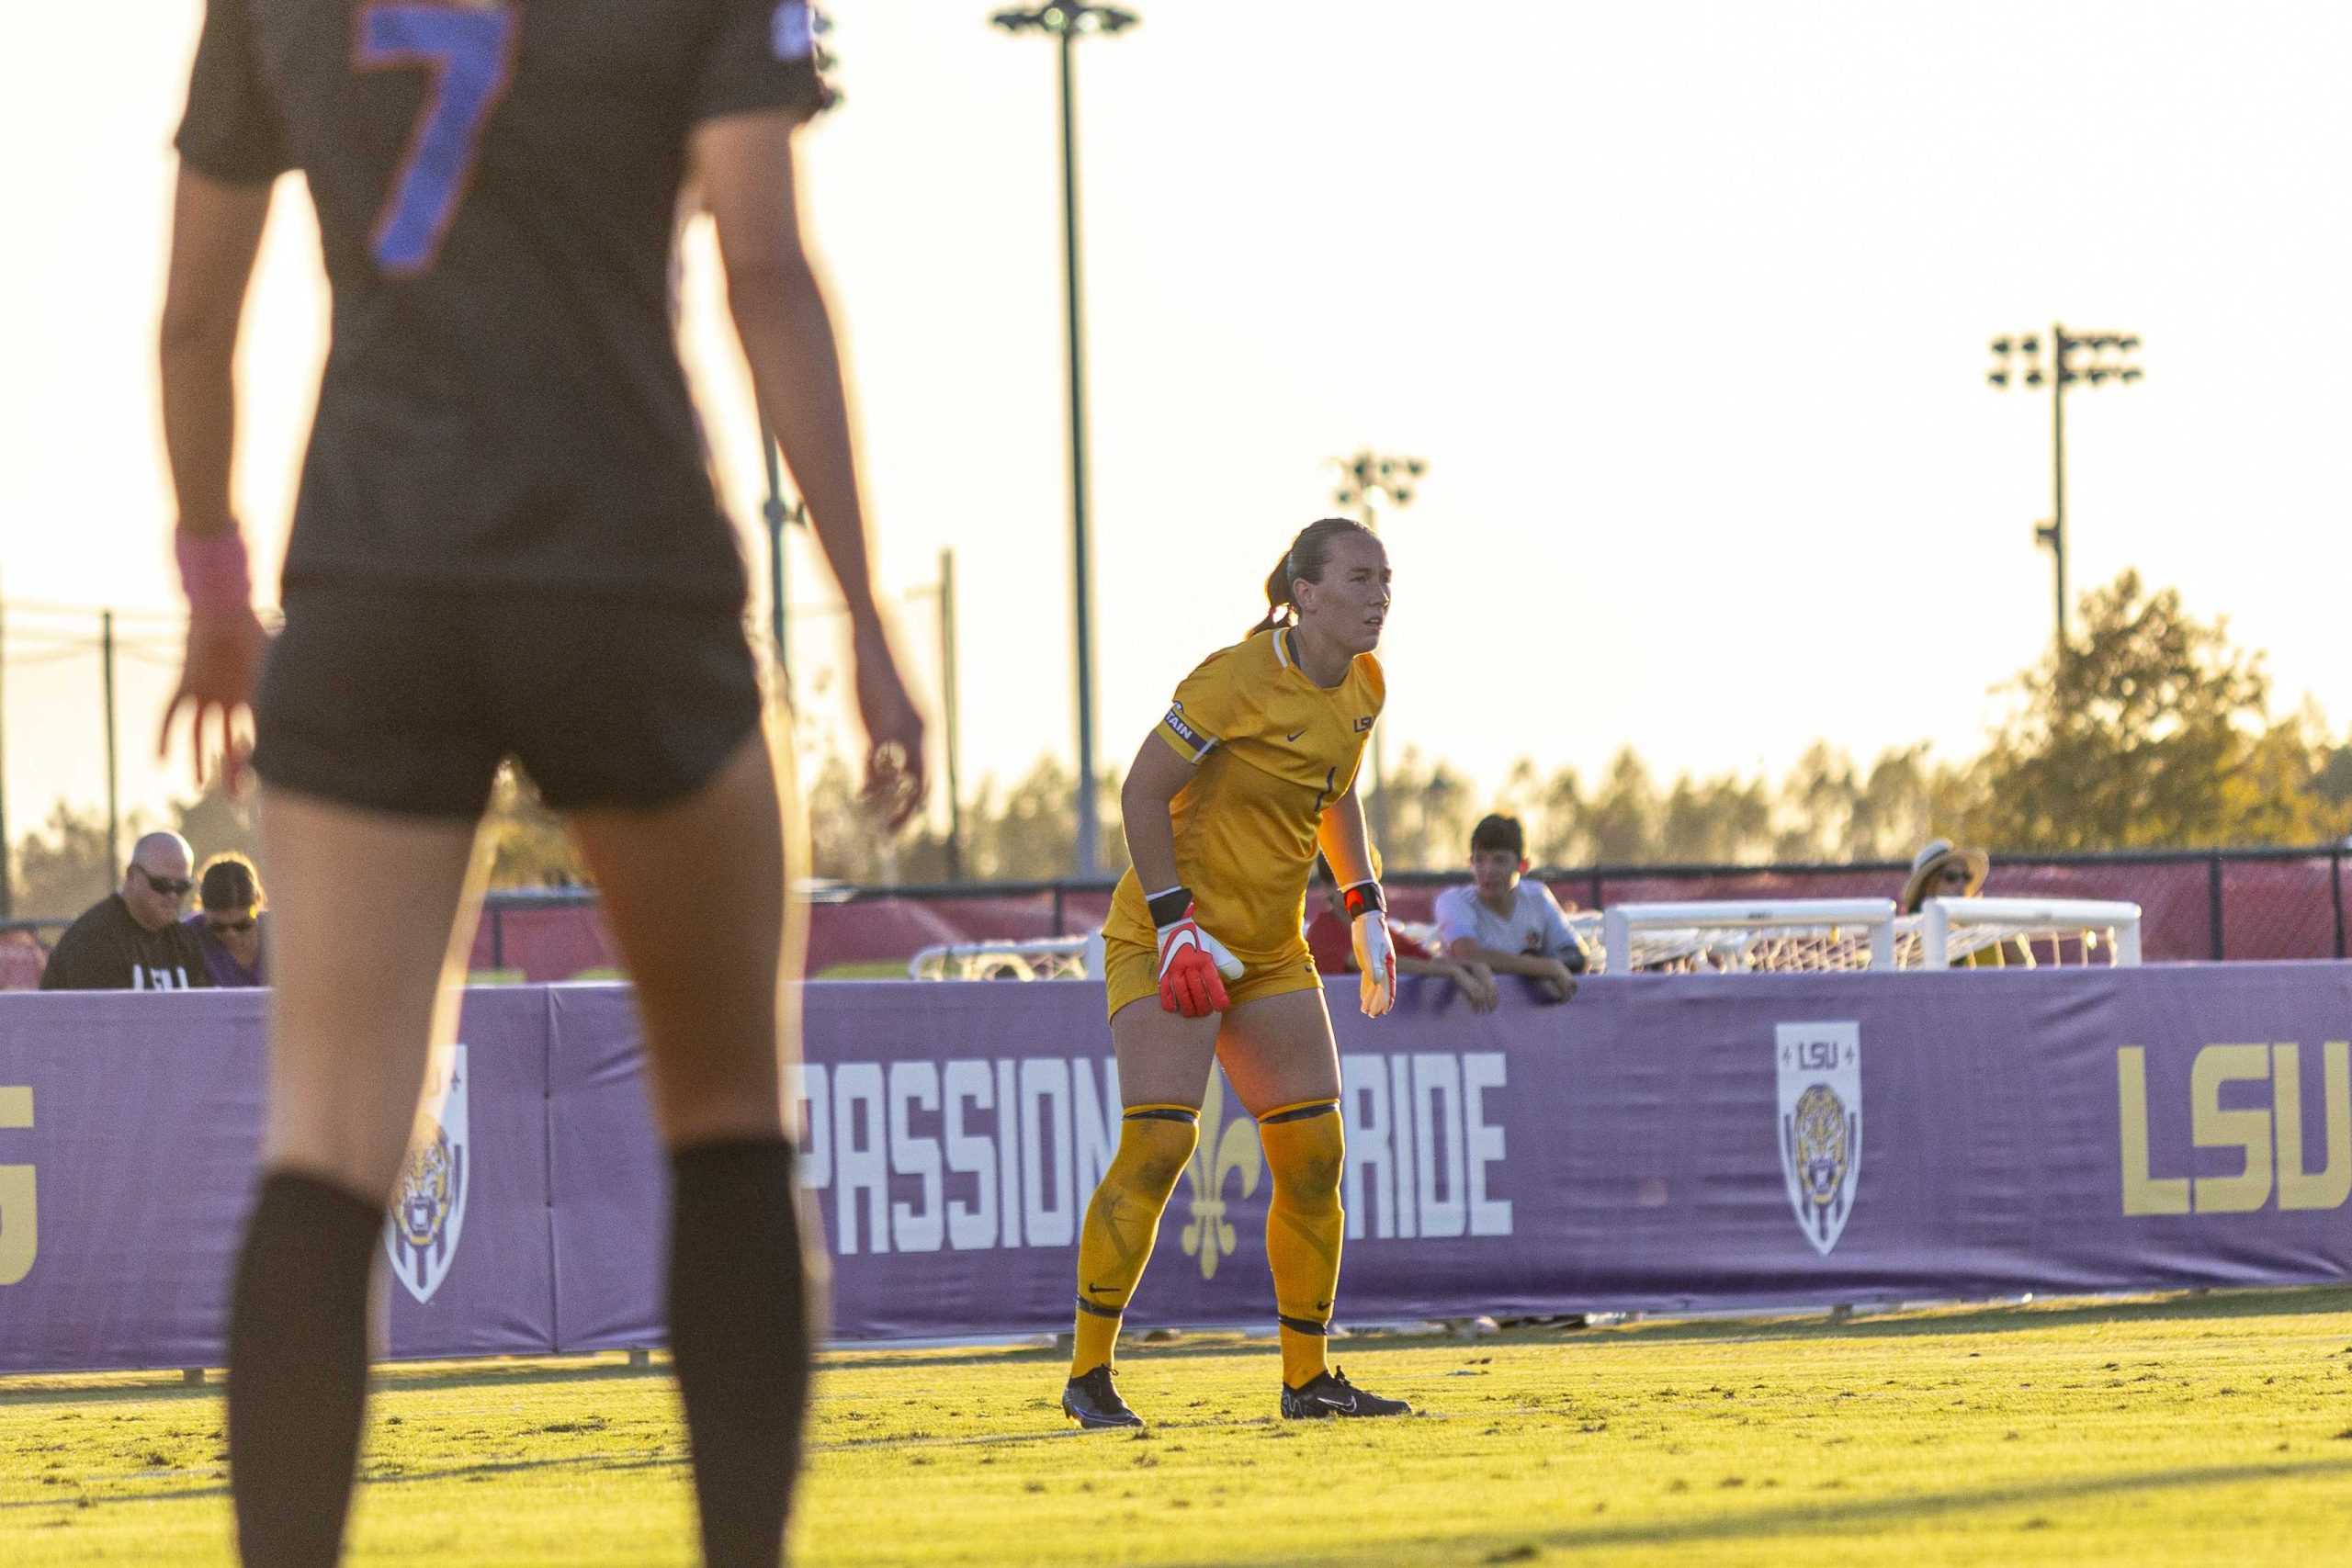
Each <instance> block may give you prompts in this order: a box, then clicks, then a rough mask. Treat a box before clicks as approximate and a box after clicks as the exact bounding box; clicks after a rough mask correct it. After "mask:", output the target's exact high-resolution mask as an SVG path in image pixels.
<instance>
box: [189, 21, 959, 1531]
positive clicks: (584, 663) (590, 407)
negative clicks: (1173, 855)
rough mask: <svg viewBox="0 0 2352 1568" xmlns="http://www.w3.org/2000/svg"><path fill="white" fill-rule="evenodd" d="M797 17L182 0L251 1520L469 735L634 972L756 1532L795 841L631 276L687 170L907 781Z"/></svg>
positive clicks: (382, 1139) (681, 1334)
mask: <svg viewBox="0 0 2352 1568" xmlns="http://www.w3.org/2000/svg"><path fill="white" fill-rule="evenodd" d="M812 28H813V23H812V21H811V18H810V17H809V11H808V8H807V7H806V6H803V5H800V4H798V3H797V0H784V3H782V4H779V3H778V0H637V3H634V4H631V5H628V6H558V5H522V4H514V3H501V0H477V3H474V4H469V5H433V6H414V5H377V4H360V5H354V6H322V5H319V4H317V3H316V0H211V3H210V4H209V6H208V7H207V9H206V14H205V21H204V28H203V32H202V34H201V36H200V40H199V42H198V48H197V55H196V62H195V68H194V72H193V74H192V78H191V81H190V85H189V93H188V103H187V116H186V118H185V119H184V120H183V122H182V124H181V127H180V130H179V135H178V140H177V145H178V148H179V151H180V154H181V166H180V175H179V183H178V189H177V193H176V197H175V209H174V214H173V236H172V254H171V262H170V267H169V273H168V282H167V285H166V296H165V300H164V321H163V342H162V349H163V392H164V399H163V401H164V438H165V444H166V446H167V447H168V448H169V453H170V458H171V468H172V476H173V483H174V489H175V494H176V498H177V501H178V506H179V523H178V528H177V531H176V536H175V538H176V552H177V556H178V559H179V564H180V569H181V578H182V582H183V584H184V586H185V587H186V589H187V596H188V603H189V611H190V617H189V626H188V641H187V666H186V670H185V673H184V674H183V675H182V677H181V682H180V687H179V690H178V692H177V694H175V697H174V699H173V704H172V707H171V709H170V711H169V712H168V713H167V714H166V716H165V733H166V735H167V736H168V735H169V733H170V728H171V725H172V724H173V722H174V721H175V718H176V716H177V714H178V712H179V711H180V709H181V708H183V707H187V708H190V709H192V710H193V723H192V726H191V728H192V729H193V731H194V735H195V738H196V739H197V743H198V767H199V771H200V770H201V767H202V757H203V750H204V747H205V746H206V745H207V744H208V743H209V744H212V745H215V746H216V747H217V748H219V749H220V750H223V751H228V752H230V754H231V758H232V765H233V761H234V752H233V748H232V747H231V746H230V744H229V740H230V726H231V720H232V715H233V714H235V712H236V711H237V710H238V709H240V708H242V707H244V706H245V705H247V704H248V703H250V704H251V705H252V707H253V710H254V736H255V743H254V756H253V767H254V772H255V773H258V774H259V775H260V778H261V783H262V789H261V839H262V859H263V860H264V862H265V863H266V864H267V865H268V867H269V875H270V881H271V884H272V886H273V889H274V891H275V894H276V898H275V902H274V905H273V908H272V912H271V917H270V919H271V931H270V953H269V962H270V970H271V978H272V980H273V981H274V982H275V989H274V992H273V999H272V1006H271V1010H270V1030H269V1098H268V1106H267V1111H266V1135H265V1141H264V1148H263V1167H264V1174H263V1180H262V1184H261V1190H260V1195H259V1201H258V1202H257V1204H256V1205H255V1208H254V1213H253V1216H252V1219H251V1221H250V1222H249V1226H248V1229H247V1231H246V1235H245V1240H244V1246H243V1252H242V1255H241V1257H240V1259H239V1262H238V1265H237V1270H236V1276H235V1282H234V1285H233V1287H232V1292H231V1296H232V1303H231V1311H230V1326H229V1413H228V1427H229V1431H228V1438H229V1441H228V1448H229V1470H230V1489H231V1492H232V1500H233V1502H234V1505H235V1513H236V1519H237V1530H238V1540H239V1547H240V1550H241V1551H243V1554H244V1557H245V1559H246V1561H247V1562H255V1563H263V1562H266V1563H273V1564H276V1563H288V1564H292V1563H327V1562H333V1561H334V1559H335V1558H336V1556H337V1554H338V1553H339V1551H340V1549H341V1542H342V1535H343V1529H344V1521H345V1515H346V1513H347V1509H348V1505H349V1498H350V1489H351V1481H352V1474H353V1467H354V1464H355V1461H356V1457H357V1452H358V1447H359V1439H360V1432H361V1427H362V1425H363V1421H364V1416H365V1403H366V1398H367V1379H368V1366H367V1361H368V1327H367V1315H368V1314H367V1303H368V1274H369V1265H370V1261H371V1258H373V1256H374V1254H375V1252H376V1251H377V1248H378V1237H379V1232H380V1230H381V1228H382V1225H383V1223H384V1213H385V1208H386V1205H387V1202H388V1201H389V1199H390V1193H391V1190H392V1184H393V1181H394V1179H395V1178H396V1176H397V1174H398V1172H399V1170H400V1168H401V1164H402V1162H403V1160H404V1158H405V1156H406V1155H407V1152H408V1142H409V1136H410V1132H411V1128H412V1126H413V1121H414V1118H415V1114H416V1110H417V1105H418V1100H419V1095H420V1092H421V1090H422V1089H423V1086H424V1082H425V1078H426V1074H427V1071H428V1068H429V1066H430V1065H431V1063H432V1059H433V1057H434V1055H435V1054H436V1052H437V1051H439V1050H440V1049H441V1048H443V1047H445V1046H446V1045H447V1043H449V1042H450V1040H451V1039H452V1038H453V1033H454V1030H455V1027H456V1023H457V1018H458V998H459V991H458V984H459V982H460V980H461V978H462V976H463V972H464V964H465V958H466V954H467V953H468V952H469V950H470V948H471V945H472V941H473V931H474V924H475V919H476V916H477V914H478V913H479V911H480V908H481V894H482V886H483V883H484V880H485V876H486V873H487V870H488V857H487V854H486V850H487V848H488V846H487V843H486V841H485V840H483V839H482V837H481V835H480V834H479V833H478V832H477V828H478V825H479V822H480V819H481V815H482V811H483V808H484V807H485V805H486V803H487V802H488V800H489V797H490V793H491V787H492V779H493V777H494V775H495V773H496V772H497V770H498V768H499V766H500V763H501V761H502V759H503V758H506V757H509V756H512V757H515V758H516V759H517V760H518V761H520V762H521V764H522V765H523V767H524V768H525V769H526V771H527V772H528V773H529V774H530V776H531V777H532V779H533V780H534V781H535V782H536V783H537V785H538V788H539V793H540V795H541V796H542V797H543V798H544V799H545V800H546V801H547V802H548V805H549V806H551V807H554V808H556V809H557V810H558V811H560V812H561V813H562V814H563V815H564V818H565V820H566V823H567V826H568V828H569V829H570V831H571V837H572V840H573V841H574V842H575V843H576V844H577V845H578V847H579V849H580V852H581V855H582V859H583V860H584V861H585V863H586V864H587V866H588V869H589V872H590V874H591V875H592V876H593V878H594V882H595V884H596V886H597V887H598V889H599V891H600V893H601V894H602V900H603V902H602V910H603V914H604V916H605V921H606V923H607V925H608V927H609V929H610V930H611V931H612V932H613V934H614V936H615V937H616V939H617V940H618V942H619V944H620V947H621V950H622V955H623V957H624V958H625V960H626V961H627V964H628V969H629V972H630V975H631V976H632V977H633V978H634V980H635V982H636V987H637V1001H638V1006H639V1011H640V1013H641V1014H642V1018H643V1024H644V1037H645V1041H646V1044H647V1047H648V1061H647V1067H648V1072H647V1083H648V1088H649V1089H650V1094H651V1098H652V1101H653V1112H654V1122H655V1125H656V1128H657V1130H658V1132H659V1134H660V1135H661V1137H662V1142H663V1143H664V1145H666V1146H667V1148H668V1150H669V1152H670V1165H671V1175H672V1182H671V1190H672V1201H671V1213H670V1221H671V1224H670V1258H669V1269H668V1325H669V1335H670V1344H671V1348H672V1351H673V1355H674V1358H675V1368H676V1372H677V1376H678V1381H679V1384H680V1387H681V1390H682V1393H683V1394H684V1409H685V1417H686V1427H687V1436H688V1439H689V1450H690V1453H691V1456H692V1461H693V1469H694V1475H695V1496H696V1501H697V1503H698V1504H699V1506H700V1515H701V1521H702V1544H703V1551H704V1553H705V1556H706V1558H707V1561H708V1562H713V1563H729V1564H732V1563H763V1564H771V1565H772V1564H774V1563H775V1562H776V1561H777V1559H778V1557H779V1555H780V1553H781V1551H782V1545H781V1542H782V1537H783V1530H784V1522H785V1517H786V1510H787V1507H788V1505H789V1501H790V1495H791V1486H792V1478H793V1475H794V1472H795V1471H796V1469H797V1462H798V1456H799V1434H800V1425H801V1419H802V1414H803V1410H804V1405H805V1402H806V1394H807V1378H808V1369H809V1316H808V1311H807V1305H806V1303H805V1302H804V1300H803V1296H804V1292H805V1289H806V1274H805V1266H804V1261H803V1258H802V1252H801V1248H802V1240H801V1235H800V1227H799V1224H798V1218H797V1216H798V1213H799V1206H798V1202H797V1182H796V1180H795V1177H794V1156H793V1150H792V1146H791V1144H790V1142H789V1134H788V1131H787V1122H786V1099H785V1084H786V1064H787V1059H788V1057H789V1055H791V1052H792V1042H791V1031H792V1028H793V1021H792V1019H791V1017H790V1015H789V1014H788V1013H787V1012H786V1009H785V1005H784V992H783V989H782V987H781V986H780V984H779V982H780V981H781V980H782V979H783V978H784V975H783V968H784V963H783V956H782V955H783V954H784V953H786V952H797V948H796V947H793V946H792V945H791V944H790V943H789V942H788V941H787V936H788V931H787V915H786V886H787V877H788V875H789V874H791V873H792V871H793V870H794V869H795V868H796V867H803V868H805V864H806V862H805V860H803V859H802V858H801V856H802V855H803V853H804V852H803V851H802V850H801V849H800V848H799V847H798V843H797V834H798V829H797V817H795V816H794V815H793V813H792V812H791V811H790V810H789V809H788V807H787V802H788V800H789V787H788V786H789V773H788V771H787V770H786V766H785V764H784V762H783V761H781V760H779V759H778V758H777V757H775V756H774V755H772V753H771V750H770V744H769V737H768V736H767V735H766V734H765V733H764V732H763V723H762V719H763V702H762V692H761V686H760V680H759V666H758V662H757V660H755V658H754V656H753V654H752V649H750V647H749V646H748V645H747V644H746V642H745V639H744V634H743V629H742V624H741V613H742V608H743V603H744V599H745V595H746V592H747V583H746V581H745V577H744V572H743V563H742V558H741V548H740V546H739V543H738V539H737V536H736V533H735V530H734V527H733V525H731V523H730V522H729V519H728V517H727V515H726V513H724V512H723V511H722V510H721V509H720V506H719V503H718V498H717V495H716V493H715V491H714V490H713V487H712V484H711V481H710V476H709V471H708V468H707V463H706V457H705V452H704V449H703V445H702V441H701V436H700V431H699V427H698V424H697V422H696V416H695V409H694V405H693V401H692V400H691V398H690V396H689V394H688V390H687V384H686V378H685V374H684V368H683V367H682V366H681V364H680V362H679V358H678V351H677V343H676V338H675V334H674V332H673V321H672V317H671V310H670V307H671V301H672V288H671V283H672V275H671V267H672V261H673V254H674V251H675V238H676V236H675V233H674V229H675V223H676V220H677V216H678V215H679V214H680V212H681V211H682V210H684V209H685V208H684V207H682V204H681V202H680V199H679V198H680V197H681V194H682V192H684V190H685V189H686V188H687V187H688V186H693V187H695V190H696V192H697V194H698V196H699V198H700V200H699V203H698V206H699V208H700V209H706V210H707V211H708V212H709V213H710V215H711V217H712V219H713V220H714V224H715V227H716V229H717V231H718V252H719V255H720V257H721V260H722V264H723V265H724V267H725V269H726V275H727V290H726V297H727V299H728V302H729V307H730V309H731V310H732V313H733V317H734V323H735V328H736V333H737V336H738V337H739V338H740V339H741V344H742V348H743V351H744V355H745V358H746V359H747V360H748V362H749V364H750V367H751V371H752V383H753V387H754V390H755V392H756V395H757V399H758V403H759V412H760V415H761V417H762V422H763V424H764V425H765V427H766V428H767V429H770V430H773V431H774V432H775V435H776V438H777V439H778V441H779V442H780V443H781V445H782V446H783V448H784V453H785V456H786V459H787V460H788V461H789V463H790V464H791V468H792V471H793V475H794V478H795V479H796V480H797V483H798V485H799V487H800V491H801V493H802V494H803V496H804V497H805V498H806V500H807V502H808V505H809V512H810V514H811V518H812V521H813V523H814V525H815V532H816V535H817V538H818V540H819V542H820V545H821V546H822V547H823V549H824V551H825V555H826V558H827V559H828V560H829V561H830V562H831V566H832V569H833V573H834V576H835V577H836V578H837V579H838V580H839V583H840V587H841V591H842V597H843V599H844V601H845V602H846V604H847V606H848V611H849V620H850V626H851V632H852V647H853V649H854V656H855V670H856V673H855V691H856V693H857V697H858V705H859V711H860V715H861V716H862V717H863V719H864V720H865V728H866V733H867V735H868V737H869V738H870V739H871V741H872V744H873V751H872V754H871V756H870V758H869V762H868V778H869V787H870V789H871V791H872V792H873V793H874V794H875V795H876V796H877V797H878V798H879V800H880V801H881V802H882V804H883V807H884V815H885V817H886V818H889V819H891V820H892V822H893V825H895V824H896V823H897V822H899V821H903V820H904V819H905V818H906V817H908V816H909V815H910V814H911V812H912V811H913V809H914V808H915V807H916V806H917V805H918V804H919V803H920V800H921V798H922V776H923V773H922V721H921V719H920V718H919V717H918V716H917V715H916V712H915V709H914V705H913V704H912V702H911V701H910V698H909V696H908V694H907V689H906V684H905V682H904V681H903V679H902V678H901V677H900V675H899V666H898V660H897V658H896V656H895V654H894V652H893V649H892V646H891V638H890V633H889V632H888V629H887V627H886V626H885V623H884V619H883V616H882V614H881V612H880V610H879V609H878V608H877V606H876V600H875V596H874V590H873V585H872V583H871V582H870V581H869V579H868V575H867V568H866V539H865V515H864V511H863V507H862V504H861V502H860V498H859V487H858V479H857V469H856V464H855V461H854V456H853V450H852V442H851V435H850V426H849V419H848V413H847V410H846V400H845V397H844V394H843V390H842V372H841V365H840V360H839V358H838V355H837V354H836V351H835V347H834V339H833V333H832V327H831V317H830V314H829V310H828V306H827V304H826V300H825V296H824V291H823V289H822V288H821V287H820V284H819V281H818V278H817V275H816V272H815V269H814V266H813V264H812V263H811V262H810V260H809V256H808V254H807V253H806V251H805V250H804V248H803V246H802V243H801V237H800V231H799V228H798V224H797V217H796V212H797V205H796V197H795V193H794V173H793V134H794V132H795V130H797V128H798V127H799V126H800V125H801V124H802V123H803V122H805V121H806V120H808V119H809V118H810V117H811V116H812V115H813V114H815V113H816V112H817V111H818V109H820V107H822V106H823V105H824V104H825V103H826V102H827V100H828V96H829V95H828V94H827V93H826V91H825V88H824V85H823V84H822V83H821V82H820V80H819V77H818V73H817V68H816V60H815V48H814V42H813V39H812V37H811V32H812ZM292 168H300V170H301V171H302V173H303V175H304V179H305V182H306V184H307V186H308V187H309V191H310V195H311V202H312V205H313V206H314V207H315V208H316V209H317V213H318V224H319V235H320V240H321V243H322V249H323V252H324V257H325V264H326V272H327V278H328V282H329V284H330V285H331V286H332V288H333V293H334V317H333V319H334V343H333V345H332V348H331V350H330V352H329V354H328V357H327V364H326V370H325V376H324V379H323V381H322V385H321V388H320V392H319V400H318V412H317V415H316V418H315V422H314V423H313V425H312V428H311V439H310V446H309V450H308V452H307V454H306V456H305V457H304V461H303V469H302V479H301V486H300V494H299V496H298V499H297V501H296V504H295V514H294V525H293V532H292V536H291V537H290V540H289V542H288V547H287V553H286V565H285V576H284V583H283V591H282V602H283V604H284V607H285V612H286V626H285V630H284V631H283V632H282V633H281V634H280V635H279V636H278V637H277V643H276V645H275V647H274V648H273V649H270V650H269V652H268V656H267V659H266V663H265V661H264V658H263V655H264V647H265V640H266V639H265V637H264V635H263V632H262V628H261V625H260V623H259V621H258V620H257V619H256V618H255V616H254V610H253V607H252V592H251V586H250V581H249V578H248V572H247V568H246V561H245V550H244V547H243V543H242V540H241V537H240V534H239V530H238V526H237V521H236V518H235V516H234V514H233V513H232V510H231V506H230V484H229V473H230V457H231V447H232V431H233V429H234V423H235V408H236V398H235V388H234V382H233V379H232V374H231V372H232V360H233V355H234V350H235V346H236V339H237V325H238V321H239V318H240V315H241V312H242V310H243V299H244V294H245V286H246V283H247V280H248V278H249V277H250V276H251V274H252V271H253V264H254V252H255V247H256V246H257V244H258V243H259V241H260V239H261V234H262V228H263V224H264V221H265V220H266V216H267V214H268V210H269V202H270V191H271V187H272V186H273V184H274V182H275V181H276V179H277V175H280V174H281V173H284V172H285V171H287V170H288V169H292ZM257 677H258V683H256V678H257ZM208 731H209V733H208ZM355 889H356V890H357V891H356V892H355Z"/></svg>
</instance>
